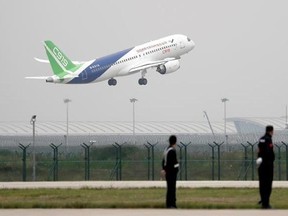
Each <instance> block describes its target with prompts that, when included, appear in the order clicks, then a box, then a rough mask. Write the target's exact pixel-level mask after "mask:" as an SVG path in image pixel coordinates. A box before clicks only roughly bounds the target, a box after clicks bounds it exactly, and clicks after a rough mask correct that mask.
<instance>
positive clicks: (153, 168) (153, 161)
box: [147, 142, 158, 181]
mask: <svg viewBox="0 0 288 216" xmlns="http://www.w3.org/2000/svg"><path fill="white" fill-rule="evenodd" d="M147 144H148V145H149V146H150V148H151V157H152V161H151V162H152V180H153V181H154V180H155V178H154V175H155V160H154V159H155V157H154V147H155V146H156V145H157V144H158V142H156V143H154V144H151V143H149V142H147Z"/></svg>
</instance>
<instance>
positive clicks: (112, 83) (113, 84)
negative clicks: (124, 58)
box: [108, 78, 117, 86]
mask: <svg viewBox="0 0 288 216" xmlns="http://www.w3.org/2000/svg"><path fill="white" fill-rule="evenodd" d="M108 85H109V86H115V85H117V80H116V79H114V78H111V79H109V80H108Z"/></svg>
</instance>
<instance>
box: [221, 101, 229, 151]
mask: <svg viewBox="0 0 288 216" xmlns="http://www.w3.org/2000/svg"><path fill="white" fill-rule="evenodd" d="M221 101H222V102H223V103H224V135H225V143H226V145H227V144H228V136H227V131H226V102H227V101H229V99H227V98H222V99H221Z"/></svg>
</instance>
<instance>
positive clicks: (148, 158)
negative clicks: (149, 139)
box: [144, 144, 151, 180]
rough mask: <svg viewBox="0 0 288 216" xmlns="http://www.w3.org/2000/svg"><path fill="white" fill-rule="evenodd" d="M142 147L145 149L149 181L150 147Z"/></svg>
mask: <svg viewBox="0 0 288 216" xmlns="http://www.w3.org/2000/svg"><path fill="white" fill-rule="evenodd" d="M144 146H145V147H146V148H147V153H148V156H147V166H148V180H150V160H151V156H150V146H149V145H146V144H144Z"/></svg>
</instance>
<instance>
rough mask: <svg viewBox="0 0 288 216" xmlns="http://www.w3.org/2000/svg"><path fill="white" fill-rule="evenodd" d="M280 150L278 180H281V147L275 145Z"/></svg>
mask: <svg viewBox="0 0 288 216" xmlns="http://www.w3.org/2000/svg"><path fill="white" fill-rule="evenodd" d="M275 146H276V147H277V149H278V180H281V145H277V144H275Z"/></svg>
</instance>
